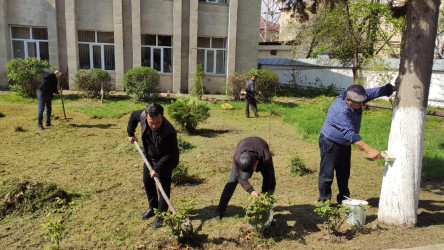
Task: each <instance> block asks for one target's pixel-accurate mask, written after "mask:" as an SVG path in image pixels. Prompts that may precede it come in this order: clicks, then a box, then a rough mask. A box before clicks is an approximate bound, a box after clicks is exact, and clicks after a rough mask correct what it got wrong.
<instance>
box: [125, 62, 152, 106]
mask: <svg viewBox="0 0 444 250" xmlns="http://www.w3.org/2000/svg"><path fill="white" fill-rule="evenodd" d="M122 82H123V86H124V87H125V92H126V93H127V94H129V95H131V94H134V95H135V96H136V99H137V100H138V101H149V100H150V98H152V96H153V94H155V93H158V92H159V86H160V77H159V74H158V73H157V71H156V70H155V69H153V68H150V67H137V68H133V69H130V70H128V71H127V72H126V73H125V75H124V76H123V78H122Z"/></svg>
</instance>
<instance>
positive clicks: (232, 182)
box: [217, 163, 276, 212]
mask: <svg viewBox="0 0 444 250" xmlns="http://www.w3.org/2000/svg"><path fill="white" fill-rule="evenodd" d="M261 174H262V172H261ZM262 177H263V181H262V192H263V193H265V192H274V189H275V187H276V177H275V175H274V170H273V171H272V175H271V176H264V175H263V174H262ZM236 186H237V178H236V167H235V166H234V163H233V167H232V168H231V175H230V179H229V180H228V183H227V184H225V187H224V191H222V195H221V197H220V201H219V206H218V207H217V211H219V212H225V210H226V209H227V206H228V202H230V200H231V197H232V196H233V193H234V190H236Z"/></svg>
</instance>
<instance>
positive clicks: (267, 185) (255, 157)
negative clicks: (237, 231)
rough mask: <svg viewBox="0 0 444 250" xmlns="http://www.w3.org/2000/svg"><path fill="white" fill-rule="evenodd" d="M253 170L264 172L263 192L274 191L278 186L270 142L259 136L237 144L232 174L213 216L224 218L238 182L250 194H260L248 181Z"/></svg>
mask: <svg viewBox="0 0 444 250" xmlns="http://www.w3.org/2000/svg"><path fill="white" fill-rule="evenodd" d="M253 172H261V174H262V177H263V182H262V192H268V193H273V192H274V189H275V187H276V178H275V175H274V167H273V159H272V154H271V152H270V149H269V148H268V144H267V143H266V142H265V141H264V140H263V139H262V138H259V137H247V138H245V139H243V140H242V141H240V142H239V144H238V145H237V148H236V151H235V152H234V156H233V167H232V168H231V176H230V179H229V180H228V183H227V184H226V185H225V188H224V190H223V192H222V196H221V197H220V201H219V206H218V207H217V210H216V212H215V213H214V214H213V218H215V219H222V217H223V215H224V213H225V210H226V208H227V205H228V202H229V201H230V199H231V196H232V195H233V193H234V190H235V189H236V186H237V183H238V182H239V183H240V184H241V186H242V187H243V188H244V189H245V191H247V192H248V193H249V194H250V195H255V196H258V195H259V193H258V192H257V191H256V190H255V189H254V188H253V186H251V184H250V183H249V182H248V179H250V178H251V176H252V175H253Z"/></svg>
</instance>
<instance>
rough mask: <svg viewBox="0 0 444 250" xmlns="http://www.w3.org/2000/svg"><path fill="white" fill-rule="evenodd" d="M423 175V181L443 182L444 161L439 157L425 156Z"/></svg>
mask: <svg viewBox="0 0 444 250" xmlns="http://www.w3.org/2000/svg"><path fill="white" fill-rule="evenodd" d="M422 162H423V167H422V171H421V175H422V178H423V180H425V181H431V180H442V179H443V178H444V169H443V168H442V166H444V159H442V158H439V157H428V156H424V158H423V159H422Z"/></svg>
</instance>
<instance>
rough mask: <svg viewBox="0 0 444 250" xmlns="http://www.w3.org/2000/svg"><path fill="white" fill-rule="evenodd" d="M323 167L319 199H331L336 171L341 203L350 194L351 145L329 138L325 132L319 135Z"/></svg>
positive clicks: (320, 175)
mask: <svg viewBox="0 0 444 250" xmlns="http://www.w3.org/2000/svg"><path fill="white" fill-rule="evenodd" d="M319 149H320V151H321V167H320V170H319V182H318V187H319V199H318V200H319V201H321V200H323V201H325V200H331V184H332V183H333V177H334V171H336V181H337V183H338V189H339V194H338V195H337V197H336V199H337V202H338V203H339V204H340V203H342V200H344V199H345V198H344V195H345V196H350V190H349V189H348V179H349V178H350V158H351V146H344V145H340V144H337V143H335V142H332V141H330V140H328V139H327V138H326V137H325V136H324V135H323V134H321V136H319Z"/></svg>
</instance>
